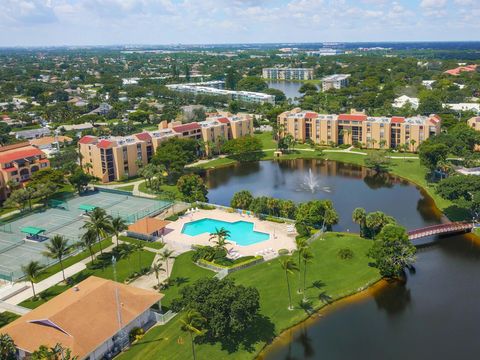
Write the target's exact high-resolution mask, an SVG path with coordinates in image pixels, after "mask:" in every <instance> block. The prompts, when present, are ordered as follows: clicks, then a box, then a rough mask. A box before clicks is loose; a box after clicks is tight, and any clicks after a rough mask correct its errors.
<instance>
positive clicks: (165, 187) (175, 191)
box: [138, 181, 182, 199]
mask: <svg viewBox="0 0 480 360" xmlns="http://www.w3.org/2000/svg"><path fill="white" fill-rule="evenodd" d="M160 189H161V191H166V192H170V193H173V194H175V198H176V199H181V198H182V194H181V193H180V191H178V188H177V186H176V185H168V184H164V185H162V186H160ZM138 190H139V191H141V192H144V193H146V194H153V195H157V196H158V197H159V198H161V197H162V194H161V193H157V192H155V191H153V190H151V189H149V188H148V187H147V183H146V181H144V182H142V183H140V185H139V186H138Z"/></svg>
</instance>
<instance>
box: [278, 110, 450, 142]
mask: <svg viewBox="0 0 480 360" xmlns="http://www.w3.org/2000/svg"><path fill="white" fill-rule="evenodd" d="M440 123H441V121H440V118H439V117H438V116H436V115H431V116H414V117H409V118H404V117H400V116H394V117H371V116H367V115H365V114H362V113H351V114H340V115H336V114H327V115H324V114H317V113H315V112H312V111H303V110H301V109H300V108H295V109H293V110H290V111H286V112H284V113H282V114H280V115H279V116H278V124H279V125H280V126H281V128H282V129H284V130H283V135H286V134H290V135H292V136H293V137H294V139H295V140H296V141H299V142H302V143H303V142H306V141H313V142H314V143H316V144H322V145H329V144H330V145H331V144H336V145H342V144H349V145H353V144H361V145H362V146H363V147H366V148H371V149H382V148H384V149H387V148H393V149H394V148H398V147H400V146H403V145H405V144H406V145H408V149H409V150H410V151H416V150H417V148H418V146H419V145H420V144H421V143H422V142H423V141H425V140H426V139H428V138H429V137H430V136H432V135H436V134H439V133H440Z"/></svg>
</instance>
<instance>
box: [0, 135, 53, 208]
mask: <svg viewBox="0 0 480 360" xmlns="http://www.w3.org/2000/svg"><path fill="white" fill-rule="evenodd" d="M49 166H50V162H49V160H48V159H47V155H46V154H45V153H44V152H43V151H42V150H40V149H37V148H36V147H34V146H32V145H30V144H29V143H28V142H24V143H18V144H13V145H8V146H2V147H0V200H5V199H6V198H7V197H8V195H9V193H10V189H9V184H11V183H13V184H19V183H23V182H25V181H28V180H29V179H30V177H31V176H32V174H33V173H35V172H37V171H38V170H41V169H45V168H48V167H49Z"/></svg>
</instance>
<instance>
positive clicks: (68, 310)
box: [1, 276, 163, 360]
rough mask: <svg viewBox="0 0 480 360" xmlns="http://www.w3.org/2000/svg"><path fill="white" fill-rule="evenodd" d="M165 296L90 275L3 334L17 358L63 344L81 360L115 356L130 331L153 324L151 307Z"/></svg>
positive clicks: (5, 328) (3, 329) (23, 357)
mask: <svg viewBox="0 0 480 360" xmlns="http://www.w3.org/2000/svg"><path fill="white" fill-rule="evenodd" d="M162 297H163V295H162V294H159V293H158V292H156V291H150V290H144V289H139V288H135V287H132V286H128V285H124V284H120V283H117V282H114V281H111V280H106V279H102V278H99V277H95V276H91V277H89V278H87V279H86V280H84V281H82V282H81V283H79V284H78V285H76V286H74V287H73V288H70V289H68V290H66V291H65V292H63V293H61V294H60V295H58V296H56V297H54V298H53V299H52V300H50V301H48V302H46V303H44V304H42V305H40V306H39V307H37V308H36V309H34V310H32V311H31V312H29V313H27V314H26V315H23V316H22V317H20V318H18V319H17V320H15V321H14V322H12V323H10V324H8V325H7V326H5V327H3V328H2V329H1V332H2V333H4V334H8V335H10V337H11V338H12V339H13V341H14V342H15V346H16V348H17V358H18V359H28V358H29V357H30V354H32V353H33V352H34V351H36V350H37V349H38V348H39V347H40V346H42V345H45V346H47V347H49V348H50V347H54V346H55V345H56V344H61V345H62V346H63V347H64V348H68V349H70V350H71V352H72V356H78V359H79V360H83V359H89V360H97V359H103V358H104V357H109V358H110V357H113V355H115V354H116V353H118V352H119V351H120V350H122V349H123V348H124V347H125V346H126V345H128V335H129V332H130V331H131V330H132V329H133V328H136V327H139V328H144V329H146V328H148V327H149V326H151V325H152V324H154V323H155V322H156V314H155V313H154V312H153V311H152V309H151V308H152V306H154V305H155V304H158V303H159V302H160V300H161V299H162Z"/></svg>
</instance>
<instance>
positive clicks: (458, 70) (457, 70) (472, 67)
mask: <svg viewBox="0 0 480 360" xmlns="http://www.w3.org/2000/svg"><path fill="white" fill-rule="evenodd" d="M477 66H478V65H467V66H459V67H457V68H455V69H450V70H447V71H445V73H446V74H450V75H460V73H461V72H464V71H467V72H469V71H475V69H476V68H477Z"/></svg>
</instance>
